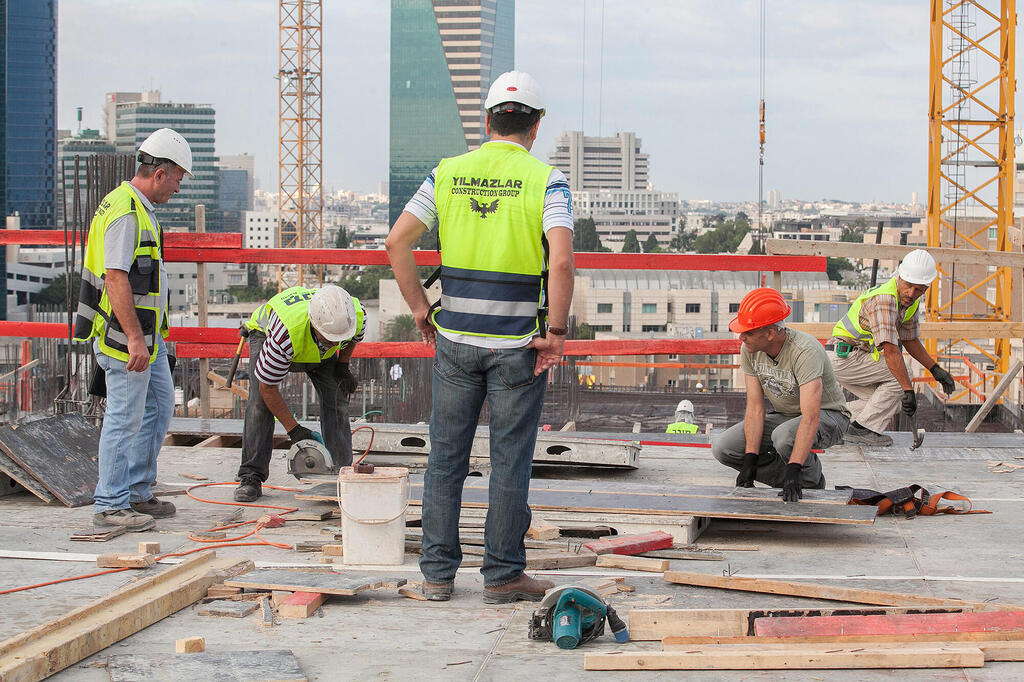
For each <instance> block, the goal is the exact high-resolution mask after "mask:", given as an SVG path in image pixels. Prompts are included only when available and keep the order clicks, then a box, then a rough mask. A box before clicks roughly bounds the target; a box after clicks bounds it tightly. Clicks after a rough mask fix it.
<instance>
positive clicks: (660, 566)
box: [596, 554, 668, 573]
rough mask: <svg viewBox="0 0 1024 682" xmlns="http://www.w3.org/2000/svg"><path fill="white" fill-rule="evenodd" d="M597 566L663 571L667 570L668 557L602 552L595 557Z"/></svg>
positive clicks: (628, 569) (654, 571)
mask: <svg viewBox="0 0 1024 682" xmlns="http://www.w3.org/2000/svg"><path fill="white" fill-rule="evenodd" d="M596 565H597V567H598V568H622V569H625V570H627V571H648V572H650V573H664V572H665V571H667V570H668V559H645V558H644V557H636V556H624V555H621V554H602V555H601V556H599V557H597V564H596Z"/></svg>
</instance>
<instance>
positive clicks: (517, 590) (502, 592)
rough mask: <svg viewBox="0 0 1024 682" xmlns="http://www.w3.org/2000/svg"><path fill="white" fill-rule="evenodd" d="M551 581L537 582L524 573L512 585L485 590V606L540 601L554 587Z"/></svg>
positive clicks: (506, 584) (507, 584)
mask: <svg viewBox="0 0 1024 682" xmlns="http://www.w3.org/2000/svg"><path fill="white" fill-rule="evenodd" d="M554 586H555V584H554V583H553V582H551V581H550V580H537V579H536V578H531V577H530V576H528V575H526V574H525V573H523V574H522V575H520V576H519V577H518V578H516V579H515V580H513V581H512V582H510V583H505V584H504V585H498V586H496V587H485V588H484V603H485V604H508V603H510V602H514V601H519V600H522V601H540V600H541V599H543V598H544V593H545V592H547V591H548V590H550V589H551V588H552V587H554Z"/></svg>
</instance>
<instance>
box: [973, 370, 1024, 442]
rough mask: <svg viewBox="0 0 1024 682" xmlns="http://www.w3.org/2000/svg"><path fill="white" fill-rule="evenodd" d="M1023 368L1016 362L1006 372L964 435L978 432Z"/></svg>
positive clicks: (975, 414)
mask: <svg viewBox="0 0 1024 682" xmlns="http://www.w3.org/2000/svg"><path fill="white" fill-rule="evenodd" d="M1021 367H1024V363H1022V362H1021V361H1020V360H1014V362H1013V365H1012V366H1011V367H1010V369H1008V370H1007V371H1006V374H1004V375H1003V378H1002V379H1000V380H999V383H998V384H996V387H995V388H994V389H992V392H991V393H989V394H988V397H987V398H985V402H984V403H982V405H981V407H980V408H978V411H977V412H975V413H974V417H973V418H972V419H971V422H970V423H969V424H968V425H967V428H966V429H964V433H974V432H975V431H977V430H978V427H979V426H981V423H982V422H983V421H985V417H986V416H987V415H988V413H989V412H991V411H992V408H993V407H995V406H996V403H997V402H998V401H999V399H1000V398H1002V397H1003V393H1006V389H1008V388H1009V387H1010V384H1012V383H1013V380H1014V379H1016V378H1017V374H1019V373H1020V370H1021Z"/></svg>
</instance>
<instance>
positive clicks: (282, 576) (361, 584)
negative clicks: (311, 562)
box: [224, 568, 406, 596]
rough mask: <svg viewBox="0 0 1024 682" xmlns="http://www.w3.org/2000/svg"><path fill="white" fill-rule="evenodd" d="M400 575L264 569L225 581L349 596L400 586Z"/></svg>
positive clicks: (244, 584) (243, 586) (259, 586)
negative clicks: (363, 574)
mask: <svg viewBox="0 0 1024 682" xmlns="http://www.w3.org/2000/svg"><path fill="white" fill-rule="evenodd" d="M405 583H406V581H405V579H404V578H400V579H399V578H390V579H385V578H371V577H368V576H349V575H342V574H340V573H336V572H334V571H316V572H309V571H292V570H287V569H280V568H264V569H260V570H257V571H252V572H251V573H249V574H247V575H243V576H240V577H238V578H234V579H232V580H225V581H224V584H225V585H227V586H228V587H242V588H246V589H254V590H287V591H289V592H321V593H323V594H339V595H342V596H351V595H353V594H357V593H359V592H362V591H364V590H375V589H378V588H382V587H394V588H397V587H401V586H402V585H404V584H405Z"/></svg>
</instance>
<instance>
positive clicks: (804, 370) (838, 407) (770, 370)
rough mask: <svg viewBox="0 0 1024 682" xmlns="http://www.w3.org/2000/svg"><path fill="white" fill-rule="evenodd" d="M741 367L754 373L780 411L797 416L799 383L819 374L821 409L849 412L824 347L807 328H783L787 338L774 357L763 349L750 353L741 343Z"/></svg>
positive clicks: (747, 372)
mask: <svg viewBox="0 0 1024 682" xmlns="http://www.w3.org/2000/svg"><path fill="white" fill-rule="evenodd" d="M740 369H741V370H743V373H744V374H748V375H752V376H756V377H757V380H758V381H759V382H761V388H762V390H764V394H765V396H767V398H768V400H770V401H771V403H772V406H773V407H774V408H775V411H776V412H778V413H779V414H784V415H787V416H793V417H796V416H799V415H800V387H801V386H803V385H804V384H806V383H808V382H811V381H814V380H815V379H817V378H818V377H821V409H823V410H834V411H836V412H842V413H843V414H845V415H846V416H847V417H849V416H850V411H849V410H847V409H846V399H845V398H844V397H843V389H842V388H840V386H839V382H837V381H836V377H835V374H834V373H833V372H832V363H830V362H829V360H828V355H827V354H826V353H825V348H824V347H823V346H822V345H821V343H819V342H818V340H817V339H816V338H814V337H813V336H811V335H810V334H808V333H806V332H801V331H797V330H796V329H786V342H785V343H784V344H783V345H782V350H780V351H779V355H778V357H776V358H772V357H771V356H770V355H768V354H767V353H765V352H762V351H758V352H756V353H751V352H750V351H748V350H747V346H746V345H742V346H741V347H740Z"/></svg>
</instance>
